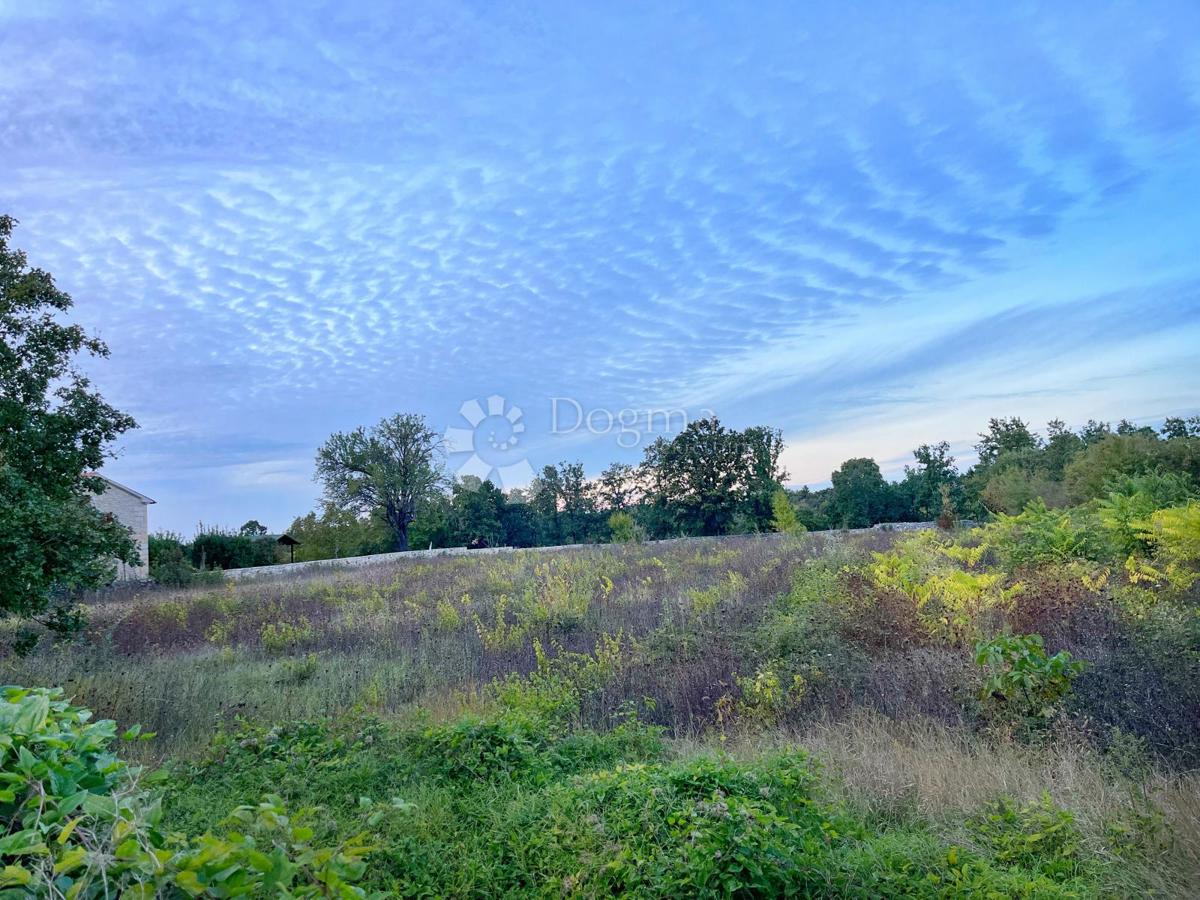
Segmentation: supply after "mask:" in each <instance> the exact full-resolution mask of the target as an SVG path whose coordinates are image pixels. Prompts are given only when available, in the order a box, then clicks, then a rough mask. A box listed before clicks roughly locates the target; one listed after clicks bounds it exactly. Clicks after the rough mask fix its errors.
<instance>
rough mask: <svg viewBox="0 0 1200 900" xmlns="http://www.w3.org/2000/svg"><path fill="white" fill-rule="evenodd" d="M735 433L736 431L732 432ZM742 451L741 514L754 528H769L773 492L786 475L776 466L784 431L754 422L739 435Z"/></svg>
mask: <svg viewBox="0 0 1200 900" xmlns="http://www.w3.org/2000/svg"><path fill="white" fill-rule="evenodd" d="M734 434H737V432H734ZM738 440H739V442H740V443H741V445H742V452H743V453H744V454H745V462H744V465H745V476H744V484H743V486H742V492H743V496H742V499H741V510H740V511H741V513H742V515H743V516H744V517H745V519H746V521H747V522H748V523H749V524H751V525H752V526H753V527H754V530H756V531H757V530H760V529H765V528H769V527H770V525H771V519H772V517H773V516H774V512H775V495H776V494H777V493H778V492H779V490H780V489H781V488H782V487H783V482H784V481H786V480H787V477H788V474H787V472H786V471H784V469H783V468H782V467H781V466H780V465H779V457H780V456H781V455H782V454H783V433H782V432H781V431H779V430H778V429H774V428H765V427H763V426H761V425H756V426H754V427H752V428H747V429H746V430H745V431H743V432H742V433H741V435H740V436H738Z"/></svg>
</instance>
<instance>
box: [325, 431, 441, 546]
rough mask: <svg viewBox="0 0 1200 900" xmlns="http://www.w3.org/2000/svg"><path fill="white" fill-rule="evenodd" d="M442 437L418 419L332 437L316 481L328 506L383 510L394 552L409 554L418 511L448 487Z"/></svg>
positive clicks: (340, 433)
mask: <svg viewBox="0 0 1200 900" xmlns="http://www.w3.org/2000/svg"><path fill="white" fill-rule="evenodd" d="M443 455H444V454H443V448H442V441H441V438H440V437H439V436H438V434H437V433H436V432H435V431H433V430H432V429H431V428H430V427H429V426H428V425H427V424H426V423H425V417H424V416H420V415H416V414H403V413H402V414H398V415H394V416H391V417H390V418H386V419H383V420H382V421H380V422H379V424H377V425H373V426H372V427H371V428H370V429H365V428H362V427H359V428H356V429H354V430H353V431H351V432H346V433H342V432H339V433H337V434H333V435H331V436H330V437H329V440H327V441H326V442H325V444H324V445H323V446H322V447H321V448H320V449H319V450H318V451H317V477H318V478H319V479H320V480H321V481H323V482H324V484H325V496H326V498H327V499H328V500H329V502H331V503H334V504H335V505H337V506H340V507H342V508H344V509H348V510H356V511H358V512H363V513H365V512H370V511H371V510H379V512H380V514H381V515H382V516H383V519H384V521H385V522H387V524H388V527H389V528H391V530H392V538H393V540H392V546H393V548H394V549H396V550H407V549H408V527H409V525H410V524H411V523H412V521H413V518H414V517H415V516H416V512H417V505H418V504H419V503H420V502H421V501H422V500H423V499H425V498H427V497H428V496H429V495H430V494H432V493H434V492H436V491H437V490H438V489H439V488H440V487H441V485H442V484H443V483H444V481H445V477H444V475H443V463H442V460H443Z"/></svg>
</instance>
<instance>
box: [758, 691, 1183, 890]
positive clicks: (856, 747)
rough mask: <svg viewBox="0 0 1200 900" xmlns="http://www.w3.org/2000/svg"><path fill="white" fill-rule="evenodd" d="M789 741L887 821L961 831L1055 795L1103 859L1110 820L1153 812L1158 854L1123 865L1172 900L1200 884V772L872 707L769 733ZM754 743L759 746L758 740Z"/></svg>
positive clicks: (848, 795)
mask: <svg viewBox="0 0 1200 900" xmlns="http://www.w3.org/2000/svg"><path fill="white" fill-rule="evenodd" d="M785 739H788V740H793V741H795V742H796V743H799V744H800V745H802V746H804V747H805V748H806V749H808V750H810V751H811V752H812V753H813V754H815V755H816V756H817V757H819V758H820V759H821V761H822V763H823V764H824V766H825V770H826V772H827V773H828V775H829V776H830V779H829V782H830V790H832V791H833V792H834V793H835V795H838V797H839V799H841V800H844V801H845V802H847V803H850V804H851V805H853V806H854V807H856V808H859V809H862V810H864V811H865V812H866V813H867V814H868V815H870V816H873V817H878V818H880V819H884V820H900V821H918V820H921V819H924V820H925V821H931V822H934V823H936V824H937V825H938V826H939V827H941V828H944V829H946V830H947V831H949V832H959V831H960V830H961V825H962V823H963V821H964V820H965V819H966V818H967V817H969V816H970V815H972V814H974V813H977V812H978V811H979V810H980V809H981V808H983V807H985V806H986V805H987V804H989V803H992V802H994V801H996V800H997V799H999V798H1001V797H1010V798H1013V799H1015V800H1017V801H1018V802H1021V803H1027V802H1031V801H1034V800H1036V799H1038V798H1039V797H1041V796H1042V794H1043V793H1049V795H1050V796H1051V798H1052V799H1053V800H1054V801H1055V803H1057V804H1058V805H1059V806H1062V807H1065V808H1067V809H1070V810H1071V811H1072V812H1073V813H1074V814H1075V816H1076V820H1077V822H1078V824H1079V826H1080V828H1081V830H1082V831H1083V833H1084V835H1085V836H1086V838H1087V841H1088V844H1089V849H1090V850H1091V851H1092V852H1094V853H1095V854H1097V855H1098V856H1100V857H1104V856H1111V850H1110V847H1109V842H1108V840H1107V838H1106V832H1107V829H1108V828H1109V826H1110V825H1111V824H1113V823H1117V822H1131V821H1133V820H1135V819H1136V818H1137V817H1138V816H1144V815H1145V814H1146V813H1147V812H1148V810H1156V811H1157V812H1158V813H1159V814H1160V815H1161V816H1162V818H1163V820H1164V823H1165V825H1166V826H1167V828H1166V831H1165V832H1164V840H1165V842H1166V846H1165V847H1164V848H1163V849H1162V851H1161V854H1159V855H1154V856H1152V857H1151V858H1149V859H1148V860H1147V861H1146V863H1145V864H1131V863H1129V862H1128V860H1123V861H1121V862H1120V863H1119V864H1118V865H1119V866H1121V867H1127V868H1128V867H1130V866H1131V865H1132V866H1133V868H1136V869H1139V870H1140V871H1137V872H1136V876H1137V878H1138V879H1142V880H1144V882H1145V883H1147V884H1149V885H1151V886H1153V887H1155V888H1157V889H1158V890H1159V891H1161V892H1162V893H1164V894H1166V895H1168V896H1178V897H1190V896H1195V893H1196V890H1197V886H1200V773H1195V772H1185V773H1171V774H1164V773H1161V772H1157V771H1153V770H1151V769H1150V768H1149V767H1147V768H1146V769H1145V770H1144V771H1143V772H1142V773H1140V774H1137V775H1134V777H1130V776H1129V775H1126V774H1123V773H1121V772H1120V771H1118V769H1117V766H1116V764H1115V762H1114V760H1113V759H1111V758H1110V757H1107V756H1105V755H1104V754H1101V753H1099V752H1098V751H1097V750H1096V749H1095V748H1094V747H1092V746H1091V745H1090V744H1088V743H1087V742H1086V741H1085V740H1084V739H1083V738H1082V737H1081V736H1079V735H1078V734H1073V733H1070V732H1063V733H1060V734H1057V735H1055V736H1054V737H1053V738H1052V739H1050V740H1048V741H1047V742H1046V743H1045V744H1042V745H1040V746H1036V747H1031V746H1028V745H1025V744H1020V743H1016V742H1006V741H1001V740H995V739H991V738H988V737H985V736H981V735H977V734H974V733H972V732H970V731H967V730H965V729H962V728H954V727H950V726H947V725H945V724H943V723H940V722H937V721H934V720H930V719H922V718H912V719H907V720H896V719H890V718H887V717H885V716H882V715H880V714H878V713H873V712H870V711H868V710H859V711H856V712H855V713H854V714H853V715H851V716H850V717H848V718H847V719H845V720H843V721H840V722H815V723H812V724H810V725H809V726H808V727H806V728H805V729H804V730H802V731H801V732H799V733H794V734H789V735H776V736H774V737H773V740H780V741H782V740H785ZM743 740H745V739H743ZM753 743H754V744H755V745H757V746H758V747H760V748H761V736H760V737H759V738H757V739H755V740H754V741H753ZM955 836H956V837H958V838H960V839H961V838H962V837H963V836H962V835H961V834H956V835H955ZM1114 862H1116V861H1115V860H1114ZM1131 874H1132V873H1131Z"/></svg>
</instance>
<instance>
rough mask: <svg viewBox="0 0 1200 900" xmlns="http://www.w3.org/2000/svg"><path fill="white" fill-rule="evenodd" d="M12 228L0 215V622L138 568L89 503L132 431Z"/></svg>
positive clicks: (102, 349) (89, 347) (101, 350)
mask: <svg viewBox="0 0 1200 900" xmlns="http://www.w3.org/2000/svg"><path fill="white" fill-rule="evenodd" d="M15 225H16V220H15V219H12V218H10V217H9V216H0V614H3V613H17V614H20V615H36V614H37V613H39V612H41V611H43V610H44V609H45V608H46V606H47V605H48V603H49V602H50V598H51V596H52V595H53V594H54V593H55V592H59V591H69V590H72V589H78V588H84V587H96V586H99V585H102V584H104V583H106V582H107V581H109V580H111V579H112V577H113V574H114V572H115V567H114V566H113V564H112V560H113V559H114V558H115V559H121V560H124V561H125V562H128V563H136V562H137V551H136V548H135V546H134V544H133V541H132V540H131V539H130V537H129V532H128V529H126V528H125V527H124V526H122V525H121V524H120V523H119V522H117V521H115V520H114V519H112V518H111V517H106V516H104V515H103V514H101V513H100V512H99V511H98V510H96V508H95V507H94V506H92V504H91V502H90V500H89V496H90V495H94V494H99V493H101V492H103V490H104V487H105V482H104V481H103V480H102V479H100V478H98V477H96V476H95V475H93V474H91V473H92V472H93V470H95V469H98V468H100V467H101V465H102V464H103V463H104V461H105V459H108V458H110V457H111V456H112V453H111V452H110V450H109V448H110V447H111V445H112V442H113V441H114V440H115V439H116V438H117V437H118V436H119V435H121V434H123V433H124V432H126V431H128V430H129V429H131V428H134V427H135V423H134V421H133V419H132V418H130V417H129V416H127V415H125V414H124V413H122V412H118V411H117V410H116V409H114V408H113V407H112V406H110V405H109V404H108V403H106V402H105V401H104V399H103V397H101V396H100V394H99V393H98V392H97V391H95V390H94V389H93V387H92V385H91V382H90V381H89V380H88V379H87V378H85V377H84V376H83V375H82V374H81V373H80V372H79V370H78V369H76V368H75V360H76V357H77V356H79V355H80V354H83V355H87V356H94V357H100V358H103V357H107V356H108V347H107V346H106V345H105V344H104V343H103V342H102V341H100V340H98V339H96V338H94V337H89V336H88V335H87V334H86V333H85V332H84V330H83V328H82V327H80V326H79V325H70V324H65V323H63V322H62V321H60V319H59V316H60V315H61V314H63V313H66V312H67V311H68V310H70V309H71V307H72V306H73V305H74V302H73V301H72V299H71V297H70V296H69V295H68V294H66V293H65V292H63V291H62V290H60V289H59V288H58V286H57V285H56V284H55V283H54V279H53V277H52V276H51V275H50V274H49V273H48V272H45V271H43V270H41V269H36V268H30V267H29V265H28V263H27V260H26V257H25V254H24V253H22V252H21V251H19V250H15V249H11V248H10V247H9V245H8V240H9V237H10V236H11V235H12V231H13V227H14V226H15Z"/></svg>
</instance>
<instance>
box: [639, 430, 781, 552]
mask: <svg viewBox="0 0 1200 900" xmlns="http://www.w3.org/2000/svg"><path fill="white" fill-rule="evenodd" d="M782 449H783V440H782V437H781V436H780V434H779V432H778V431H772V430H771V429H767V428H757V427H756V428H748V429H746V431H744V432H739V431H735V430H732V429H728V428H726V427H725V426H723V425H722V424H721V423H720V421H719V420H718V419H717V418H716V417H715V416H712V417H709V418H705V419H697V420H696V421H694V422H691V423H689V424H688V426H687V427H686V428H685V429H684V430H683V431H681V432H680V433H679V434H677V435H676V436H675V437H674V438H672V439H670V440H667V439H666V438H664V437H660V438H658V439H657V440H656V441H655V442H654V443H653V444H651V445H650V446H649V447H647V448H646V454H645V459H644V461H643V463H642V469H643V471H644V472H645V473H646V477H647V481H648V483H649V489H648V494H649V499H650V501H651V502H652V503H653V504H654V505H655V506H656V507H657V508H658V510H659V511H660V512H661V513H662V514H663V517H664V518H665V519H666V520H667V521H668V522H670V523H671V524H672V525H673V526H674V529H675V530H676V531H677V532H682V533H684V534H702V535H710V534H726V533H728V532H729V530H730V528H731V527H732V526H733V524H734V522H735V517H737V516H738V514H739V513H741V514H743V515H744V516H745V518H746V519H747V520H748V521H749V522H750V524H751V525H753V526H754V527H766V526H768V525H769V523H770V519H771V497H772V496H773V495H774V493H775V491H776V490H777V489H778V487H779V485H780V483H781V482H782V481H783V480H784V479H785V478H786V477H787V474H786V473H785V472H783V471H782V470H781V469H780V468H779V456H780V453H781V452H782Z"/></svg>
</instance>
